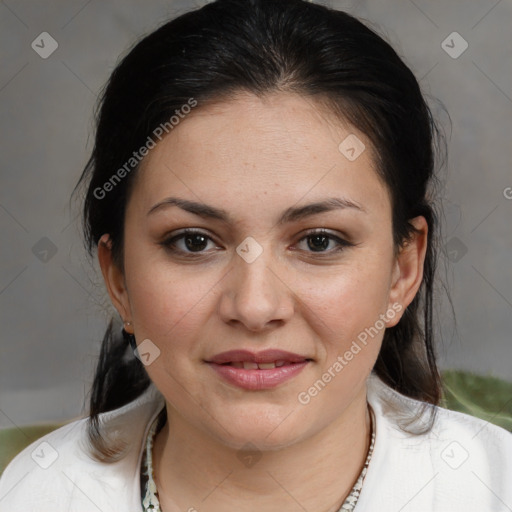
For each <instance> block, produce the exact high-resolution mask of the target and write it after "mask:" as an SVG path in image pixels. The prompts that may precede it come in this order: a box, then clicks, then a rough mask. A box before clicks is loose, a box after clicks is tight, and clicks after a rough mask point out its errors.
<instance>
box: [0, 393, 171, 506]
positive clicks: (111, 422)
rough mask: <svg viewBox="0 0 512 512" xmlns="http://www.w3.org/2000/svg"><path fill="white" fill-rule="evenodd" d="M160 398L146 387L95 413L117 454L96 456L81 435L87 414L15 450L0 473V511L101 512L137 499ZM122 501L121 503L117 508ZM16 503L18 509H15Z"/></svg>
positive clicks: (84, 431) (160, 401)
mask: <svg viewBox="0 0 512 512" xmlns="http://www.w3.org/2000/svg"><path fill="white" fill-rule="evenodd" d="M164 404H165V401H164V399H163V397H162V396H161V395H160V393H159V392H158V391H157V390H156V388H155V387H154V386H153V385H151V386H150V388H148V389H147V390H146V391H145V392H144V393H143V394H142V395H141V396H140V397H139V398H137V399H136V400H134V401H133V402H131V403H129V404H127V405H125V406H124V407H121V408H119V409H116V410H114V411H110V412H108V413H104V414H102V415H100V424H101V427H102V432H105V435H106V436H107V438H108V439H111V440H113V441H121V442H123V444H125V446H126V449H125V451H124V452H123V457H122V458H121V459H120V460H118V461H116V462H112V463H105V462H100V461H98V460H96V459H95V458H94V457H93V455H92V452H91V449H90V446H89V443H88V438H87V418H83V419H80V420H77V421H73V422H71V423H69V424H67V425H65V426H63V427H61V428H59V429H57V430H55V431H53V432H51V433H49V434H47V435H45V436H44V437H42V438H40V439H38V440H37V441H35V442H34V443H32V444H31V445H29V446H27V447H26V448H25V449H24V450H23V451H22V452H20V453H19V454H18V455H17V456H16V457H15V458H14V459H13V460H12V461H11V462H10V463H9V464H8V466H7V467H6V468H5V471H4V472H3V473H2V475H1V477H0V511H3V510H14V509H16V510H24V511H27V512H28V511H32V510H34V511H36V510H37V511H39V510H43V509H44V508H45V505H46V508H47V509H48V510H53V511H54V512H59V511H61V510H62V511H64V510H66V511H68V510H69V511H76V512H78V511H90V510H96V509H98V508H99V509H101V510H102V511H104V512H107V511H110V510H119V509H120V508H121V509H129V508H132V505H133V503H134V502H135V500H137V501H138V503H140V489H139V465H140V457H141V455H142V448H143V439H144V435H145V433H146V430H147V428H148V426H149V423H150V421H152V419H153V418H154V417H155V416H156V415H157V414H158V412H159V411H160V410H161V409H162V407H163V405H164ZM120 504H123V505H124V506H121V507H120V508H119V506H120ZM20 507H21V508H20Z"/></svg>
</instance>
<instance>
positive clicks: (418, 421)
mask: <svg viewBox="0 0 512 512" xmlns="http://www.w3.org/2000/svg"><path fill="white" fill-rule="evenodd" d="M368 401H369V402H370V404H371V405H372V408H373V409H374V411H375V415H376V423H377V427H376V429H377V435H376V445H375V449H374V456H375V460H374V459H372V463H371V464H370V466H371V465H372V464H373V463H374V462H375V464H374V468H373V476H371V477H370V468H369V470H368V473H367V478H368V477H370V478H368V481H367V483H370V484H371V482H372V480H373V479H375V483H373V485H378V484H377V483H376V482H377V479H378V478H379V477H380V479H381V484H380V485H382V484H384V482H385V484H384V485H385V487H386V490H384V491H383V492H384V495H385V496H387V498H388V500H394V502H395V503H394V507H395V509H396V506H397V505H400V506H398V509H400V508H401V507H404V508H403V511H404V512H405V511H407V510H416V511H417V510H436V511H438V510H439V511H443V510H450V511H451V512H455V511H459V510H460V511H462V510H464V511H467V510H498V511H500V510H510V509H512V485H511V482H512V434H511V433H510V432H508V431H506V430H505V429H503V428H500V427H498V426H496V425H493V424H490V423H488V422H486V421H484V420H481V419H479V418H475V417H472V416H469V415H467V414H462V413H459V412H455V411H450V410H447V409H443V408H440V407H434V406H431V405H428V404H425V403H423V402H420V401H418V400H413V399H411V398H408V397H405V396H403V395H401V394H399V393H397V392H396V391H394V390H392V389H391V388H390V387H389V386H386V385H385V384H384V383H383V382H382V381H380V379H377V378H376V377H373V376H372V377H371V379H370V381H369V387H368ZM429 427H430V428H429ZM377 473H380V475H379V474H377ZM388 491H391V493H394V496H395V497H394V498H391V496H392V495H393V494H389V492H388ZM507 507H508V508H507ZM390 509H391V508H390ZM363 510H364V509H363ZM381 510H382V508H381ZM383 510H388V509H387V508H384V509H383Z"/></svg>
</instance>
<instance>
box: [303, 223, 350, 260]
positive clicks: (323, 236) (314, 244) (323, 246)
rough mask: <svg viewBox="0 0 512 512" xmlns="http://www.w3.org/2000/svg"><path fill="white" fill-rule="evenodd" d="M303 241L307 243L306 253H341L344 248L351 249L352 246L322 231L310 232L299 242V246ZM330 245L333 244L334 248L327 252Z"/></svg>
mask: <svg viewBox="0 0 512 512" xmlns="http://www.w3.org/2000/svg"><path fill="white" fill-rule="evenodd" d="M303 241H307V243H306V246H307V249H305V250H306V251H308V252H316V253H327V254H329V253H332V252H338V251H342V250H343V249H344V248H345V247H352V246H353V245H354V244H352V243H350V242H347V241H346V240H344V239H343V238H340V237H338V236H335V235H333V234H332V233H329V232H328V231H326V230H324V229H320V230H316V231H310V232H309V233H308V234H307V235H306V236H305V237H303V238H301V240H299V244H300V242H303ZM332 244H334V248H332V249H331V250H327V249H328V248H329V246H330V245H331V247H332Z"/></svg>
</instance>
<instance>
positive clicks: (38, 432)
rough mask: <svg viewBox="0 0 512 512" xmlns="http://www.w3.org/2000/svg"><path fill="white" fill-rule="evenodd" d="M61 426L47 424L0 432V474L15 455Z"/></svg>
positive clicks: (7, 429)
mask: <svg viewBox="0 0 512 512" xmlns="http://www.w3.org/2000/svg"><path fill="white" fill-rule="evenodd" d="M62 425H64V423H60V424H57V423H49V424H44V425H32V426H28V427H20V428H16V427H14V428H6V429H2V430H0V474H2V472H3V470H4V469H5V467H6V466H7V464H8V463H9V462H10V461H11V460H12V459H13V458H14V457H15V455H16V454H18V453H19V452H21V450H23V448H25V447H26V446H28V445H29V444H30V443H33V442H34V441H36V440H37V439H39V438H40V437H42V436H44V435H45V434H47V433H48V432H51V431H52V430H55V429H57V428H59V427H61V426H62Z"/></svg>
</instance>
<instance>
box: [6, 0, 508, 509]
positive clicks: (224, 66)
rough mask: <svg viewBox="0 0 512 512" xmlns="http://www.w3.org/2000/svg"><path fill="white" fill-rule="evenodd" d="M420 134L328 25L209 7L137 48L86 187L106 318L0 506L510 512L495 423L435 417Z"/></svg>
mask: <svg viewBox="0 0 512 512" xmlns="http://www.w3.org/2000/svg"><path fill="white" fill-rule="evenodd" d="M437 137H438V136H437V131H436V128H435V124H434V122H433V121H432V119H431V115H430V111H429V109H428V107H427V105H426V103H425V101H424V99H423V97H422V94H421V91H420V89H419V86H418V83H417V81H416V79H415V78H414V76H413V74H412V73H411V71H410V70H409V69H408V68H407V67H406V65H405V64H404V63H403V62H402V61H401V59H400V58H399V57H398V56H397V54H396V53H395V52H394V50H393V49H392V48H391V47H390V46H389V45H388V44H387V43H386V42H385V41H383V40H382V39H381V38H380V37H379V36H378V35H376V34H375V33H374V32H372V31H371V30H370V29H368V28H366V27H365V26H364V25H363V24H361V23H360V22H359V21H357V20H355V19H354V18H352V17H351V16H349V15H347V14H345V13H343V12H338V11H333V10H329V9H327V8H325V7H322V6H318V5H314V4H310V3H307V2H303V1H301V0H283V1H279V2H272V1H269V0H247V1H240V0H238V1H237V0H219V1H217V2H214V3H211V4H209V5H207V6H205V7H204V8H202V9H200V10H197V11H193V12H190V13H188V14H185V15H183V16H181V17H179V18H177V19H175V20H173V21H171V22H169V23H167V24H165V25H164V26H162V27H161V28H160V29H159V30H157V31H156V32H154V33H152V34H150V35H149V36H148V37H146V38H145V39H143V40H142V41H141V42H140V43H138V44H137V45H136V46H135V47H134V48H133V49H132V50H131V51H130V53H129V54H128V55H127V56H126V57H125V58H124V59H123V60H122V62H121V63H120V64H119V66H118V67H117V68H116V70H115V71H114V73H113V74H112V77H111V79H110V81H109V83H108V87H107V88H106V90H105V92H104V95H103V98H102V103H101V108H100V111H99V117H98V126H97V133H96V144H95V147H94V150H93V154H92V156H91V159H90V161H89V163H88V165H87V167H86V169H85V171H84V173H83V176H82V178H81V184H83V185H85V186H86V187H87V191H86V196H85V207H84V213H85V216H84V226H85V234H86V240H87V243H88V247H89V249H90V250H91V251H92V250H95V249H96V247H97V254H98V261H99V264H100V267H101V271H102V274H103V277H104V280H105V284H106V288H107V290H108V293H109V296H110V298H111V301H112V303H113V305H114V306H115V308H116V310H117V313H118V314H119V317H120V319H121V321H122V322H123V327H122V328H121V325H120V324H119V322H118V320H117V319H114V320H112V322H111V323H110V325H109V327H108V330H107V332H106V334H105V338H104V340H103V346H102V351H101V355H100V361H99V364H98V368H97V372H96V376H95V380H94V384H93V389H92V394H91V407H90V416H89V417H88V418H84V419H83V420H80V421H77V422H73V423H71V424H69V425H66V426H65V427H63V428H61V429H59V430H57V431H55V432H53V433H51V434H49V435H48V436H46V437H45V438H44V440H39V441H38V442H37V443H35V444H34V445H32V446H31V447H29V448H27V449H26V450H24V451H23V452H22V453H21V454H20V455H18V457H17V458H16V459H15V460H14V461H13V462H12V463H11V464H10V466H9V467H8V468H7V470H6V471H5V473H4V475H3V477H2V480H1V481H0V497H1V496H3V499H2V501H0V507H2V508H1V510H12V509H13V508H14V507H16V509H17V510H53V511H60V510H62V511H63V510H73V511H86V510H87V511H90V510H101V511H104V512H105V511H110V510H123V511H124V510H130V511H132V510H162V511H165V512H170V511H178V510H180V511H183V510H188V511H195V510H197V511H224V512H226V511H231V510H237V511H246V510H247V511H249V510H251V511H252V510H265V511H271V512H273V511H293V510H308V511H315V512H320V511H326V512H327V511H333V512H334V511H338V510H342V511H346V510H354V509H355V510H357V511H365V510H368V511H374V510H381V511H387V510H389V511H394V512H396V511H398V510H401V511H402V510H403V511H406V510H414V511H444V510H449V511H457V510H460V511H462V510H464V511H468V510H479V511H480V510H510V509H512V485H511V482H512V465H511V459H512V439H511V436H510V434H509V433H507V432H506V431H505V430H503V429H500V428H499V427H496V426H492V425H490V424H488V423H485V422H483V421H481V420H477V419H475V418H472V417H470V416H467V415H463V414H459V413H455V412H451V411H447V410H444V409H440V408H438V407H437V404H438V402H439V400H440V393H441V392H440V380H439V374H438V370H437V368H436V360H435V352H434V345H433V341H434V340H433V320H432V311H433V299H434V296H433V295H434V294H433V290H434V273H435V262H436V227H437V226H436V216H435V213H434V208H433V203H432V193H433V184H434V183H433V180H434V179H435V176H434V163H435V162H434V160H435V158H434V148H435V147H436V143H437V141H438V138H437ZM42 441H44V442H45V443H46V444H44V445H41V442H42ZM35 448H36V450H34V449H35ZM52 450H53V451H52ZM53 452H55V453H53ZM55 455H57V456H55ZM38 457H39V458H40V459H41V460H44V461H47V462H46V463H43V464H42V465H41V461H39V462H38V461H37V458H38ZM52 459H53V460H52ZM50 460H51V463H50ZM34 461H35V463H34ZM42 466H46V468H43V467H42Z"/></svg>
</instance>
